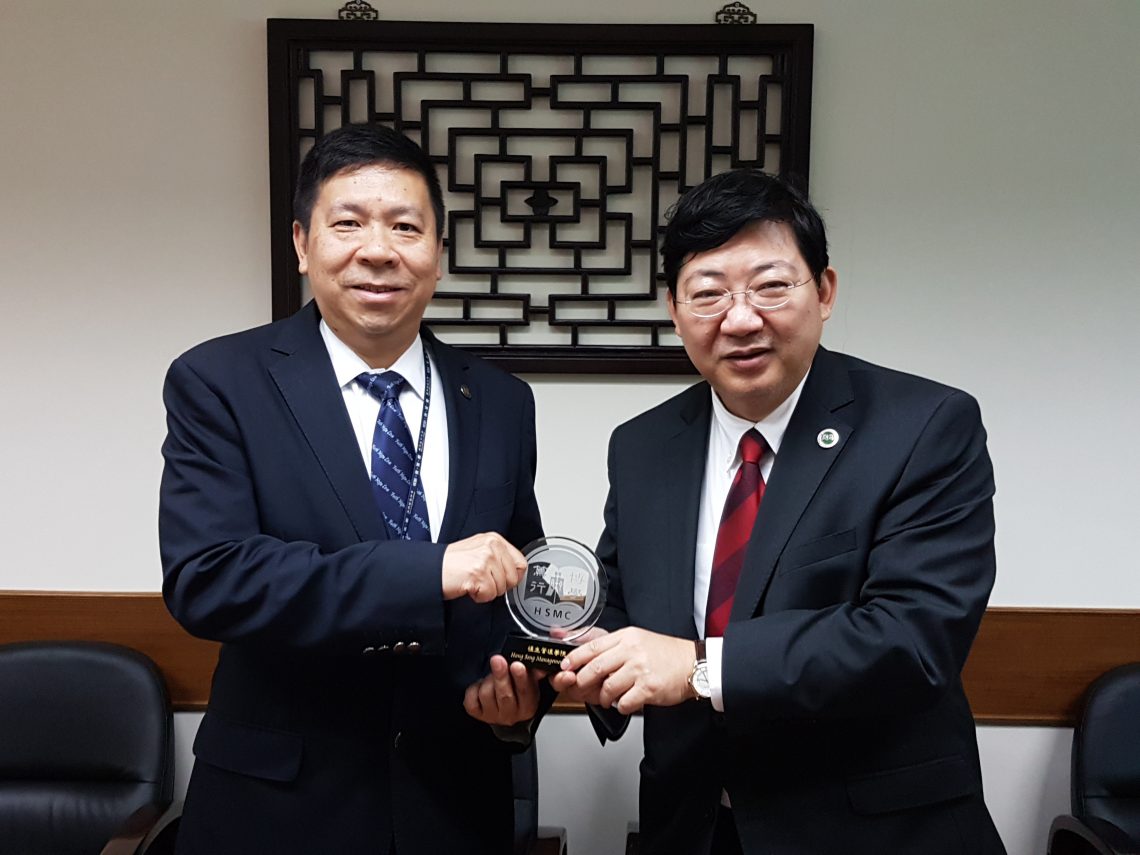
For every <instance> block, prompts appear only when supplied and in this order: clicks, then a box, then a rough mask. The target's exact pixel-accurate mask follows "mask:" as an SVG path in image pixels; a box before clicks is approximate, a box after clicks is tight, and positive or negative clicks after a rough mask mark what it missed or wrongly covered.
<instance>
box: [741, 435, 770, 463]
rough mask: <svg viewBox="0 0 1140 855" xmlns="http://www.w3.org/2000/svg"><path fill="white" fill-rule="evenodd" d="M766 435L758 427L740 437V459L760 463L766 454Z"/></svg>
mask: <svg viewBox="0 0 1140 855" xmlns="http://www.w3.org/2000/svg"><path fill="white" fill-rule="evenodd" d="M764 448H765V446H764V437H762V436H761V435H760V432H759V431H758V430H756V428H752V429H751V430H750V431H748V433H746V434H744V436H742V437H741V438H740V459H741V460H743V461H744V462H745V463H759V462H760V458H761V457H763V456H764Z"/></svg>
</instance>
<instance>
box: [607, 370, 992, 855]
mask: <svg viewBox="0 0 1140 855" xmlns="http://www.w3.org/2000/svg"><path fill="white" fill-rule="evenodd" d="M711 411H712V406H711V401H710V392H709V387H708V386H707V385H706V384H704V383H702V384H699V385H697V386H695V387H693V388H691V389H689V390H687V391H685V392H683V393H681V394H680V395H678V396H676V397H674V398H673V399H671V400H669V401H666V402H665V403H664V404H662V405H660V406H658V407H656V408H655V409H653V410H650V411H649V412H647V413H644V414H642V415H641V416H639V417H637V418H635V419H633V420H632V421H630V422H628V423H626V424H624V425H622V426H621V427H619V428H618V429H617V430H616V431H615V432H614V434H613V437H612V439H611V442H610V454H609V479H610V493H609V498H608V500H607V503H606V511H605V523H606V527H605V531H604V533H603V535H602V538H601V541H600V545H599V554H600V556H601V558H602V560H603V561H604V563H605V565H606V566H607V568H608V571H609V573H610V575H611V581H610V600H609V607H608V609H607V612H606V614H605V616H604V621H605V623H606V624H607V625H608V626H610V627H611V628H613V627H618V626H622V625H625V624H633V625H636V626H641V627H646V628H648V629H651V630H654V631H657V632H661V633H667V634H669V635H673V636H680V637H689V638H695V637H696V627H695V626H694V624H693V563H694V551H695V543H696V532H697V517H698V503H699V501H700V493H701V485H702V479H703V476H704V467H705V457H706V450H707V439H708V432H709V425H710V419H711ZM828 428H830V429H833V430H834V431H836V433H837V434H838V437H839V441H838V442H837V443H836V444H835V445H834V446H833V447H829V448H828V447H824V445H823V444H821V443H820V441H819V439H818V437H819V434H820V432H821V431H823V430H825V429H828ZM993 493H994V484H993V472H992V467H991V465H990V460H989V457H988V455H987V452H986V445H985V431H984V430H983V428H982V424H981V419H980V415H979V412H978V408H977V404H976V403H975V401H974V400H973V399H972V398H970V397H969V396H968V395H966V394H964V393H962V392H960V391H957V390H954V389H951V388H948V387H946V386H941V385H938V384H936V383H932V382H930V381H927V380H923V379H920V378H917V377H913V376H909V375H905V374H900V373H898V372H894V371H889V370H887V369H883V368H880V367H877V366H874V365H870V364H868V363H866V362H862V361H860V360H857V359H853V358H851V357H847V356H843V355H841V354H837V353H830V352H828V351H826V350H824V349H822V348H821V349H820V350H819V352H818V353H817V355H816V358H815V360H814V363H813V366H812V369H811V373H810V375H809V378H808V381H807V383H806V384H805V386H804V390H803V394H802V397H801V399H800V401H799V403H798V404H797V406H796V409H795V411H794V413H793V414H792V417H791V421H790V423H789V425H788V430H787V433H786V434H785V437H784V440H783V443H782V445H781V447H780V451H779V454H777V456H776V461H775V465H774V467H773V470H772V472H771V475H770V477H769V480H768V484H767V490H766V492H765V495H764V500H763V502H762V504H761V506H760V510H759V514H758V516H757V520H756V524H755V527H754V529H753V533H752V538H751V541H750V542H749V547H748V553H747V556H746V558H745V565H744V569H743V571H742V574H741V577H740V581H739V584H738V588H737V591H736V596H735V599H734V602H733V609H732V616H731V620H730V622H729V625H728V628H727V630H726V632H725V637H724V662H723V670H722V675H723V688H724V703H725V713H724V714H718V713H715V712H714V711H713V710H712V708H711V705H710V704H708V703H707V702H697V701H689V702H686V703H684V704H681V705H679V706H676V707H671V708H653V707H650V708H647V709H646V710H645V760H644V763H643V765H642V775H641V833H642V842H643V847H644V848H643V851H644V852H646V853H650V855H653V853H660V854H661V855H665V853H668V855H689V853H692V855H697V853H706V852H707V851H708V844H709V840H710V837H711V833H712V822H713V817H714V816H715V813H716V808H717V805H718V802H719V799H720V793H721V789H722V787H723V788H725V789H726V790H727V791H728V793H729V796H730V798H731V801H732V805H733V808H734V816H735V818H736V822H737V826H738V829H739V832H740V836H741V839H742V842H743V844H744V849H745V852H746V853H752V852H755V853H761V852H762V853H765V855H793V853H794V855H821V853H834V852H846V853H867V855H884V853H891V855H895V853H916V855H917V853H922V855H938V853H945V855H963V853H971V855H973V854H974V853H1000V852H1003V851H1004V850H1003V848H1002V844H1001V841H1000V840H999V838H998V836H997V832H996V831H995V829H994V826H993V823H992V821H991V820H990V817H989V814H988V812H987V810H986V808H985V804H984V802H983V800H982V784H981V776H980V773H979V767H978V752H977V744H976V737H975V730H974V722H973V719H972V717H971V714H970V709H969V706H968V704H967V702H966V698H965V696H964V694H963V691H962V685H961V681H960V677H959V675H960V672H961V670H962V666H963V664H964V663H965V661H966V655H967V653H968V652H969V649H970V645H971V643H972V642H973V639H974V635H975V633H976V631H977V628H978V624H979V622H980V620H981V618H982V614H983V611H984V610H985V606H986V601H987V599H988V597H989V592H990V589H991V587H992V585H993V580H994V548H993V537H994V520H993V508H992V496H993ZM595 720H596V725H597V726H598V729H599V733H600V735H602V736H603V738H604V737H605V736H607V735H608V736H611V737H612V736H614V735H617V734H616V732H615V731H613V730H612V729H610V730H607V729H606V728H605V727H604V726H603V722H602V721H601V720H600V718H599V717H597V716H595Z"/></svg>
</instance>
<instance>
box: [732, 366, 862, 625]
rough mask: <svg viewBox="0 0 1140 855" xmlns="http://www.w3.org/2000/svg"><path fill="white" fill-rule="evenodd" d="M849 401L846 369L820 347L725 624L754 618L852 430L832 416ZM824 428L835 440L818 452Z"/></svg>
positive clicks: (778, 458)
mask: <svg viewBox="0 0 1140 855" xmlns="http://www.w3.org/2000/svg"><path fill="white" fill-rule="evenodd" d="M852 399H853V393H852V391H851V383H850V380H849V378H848V376H847V372H846V370H845V369H844V367H843V365H842V364H841V363H840V362H839V360H838V359H837V358H836V357H835V356H834V355H833V354H831V353H829V352H828V351H826V350H825V349H823V348H822V347H821V348H820V349H819V351H818V352H817V354H816V358H815V361H814V363H813V365H812V369H811V375H810V376H809V377H808V381H807V383H805V384H804V390H803V394H802V395H801V396H800V400H799V403H798V404H797V405H796V409H795V412H793V413H792V418H791V420H790V421H789V422H788V429H787V431H786V432H785V434H784V440H783V443H782V444H781V446H780V452H779V454H777V455H776V463H775V465H774V466H773V468H772V473H771V475H770V476H769V478H768V485H767V488H766V490H765V492H764V501H763V502H761V504H760V510H759V511H758V513H757V515H756V524H755V526H754V527H753V529H752V536H751V539H750V540H749V543H748V553H747V554H746V556H745V559H744V568H743V570H742V571H741V574H740V581H739V582H738V583H737V586H736V595H735V597H734V599H733V604H732V615H731V616H730V618H729V620H730V621H737V620H747V619H749V618H750V617H752V616H753V615H754V614H756V610H757V608H758V607H759V604H760V600H761V598H762V597H763V596H764V592H765V591H766V590H767V588H768V584H769V582H770V581H771V578H772V572H773V570H774V569H775V566H776V562H777V560H779V557H780V554H781V553H782V552H783V550H784V546H785V545H786V544H787V542H788V538H789V537H791V534H792V531H793V530H794V529H795V527H796V523H798V522H799V520H800V517H801V516H802V515H803V513H804V510H805V509H806V508H807V506H808V504H809V503H810V502H811V499H812V497H813V496H814V495H815V493H816V490H818V489H819V485H820V484H821V483H822V481H823V479H824V478H825V477H826V475H827V473H828V471H829V470H830V469H831V467H832V465H834V463H835V461H836V460H838V459H839V455H840V454H842V453H843V449H844V447H845V446H846V445H847V442H848V440H849V439H850V438H851V434H852V433H853V432H854V430H855V428H854V427H853V426H852V425H850V424H849V423H847V422H845V421H843V420H842V419H840V418H838V416H837V415H836V411H837V410H839V409H840V408H841V407H843V406H844V405H846V404H848V403H850V402H851V401H852ZM828 428H831V429H833V430H835V431H836V433H837V434H838V441H837V442H836V443H835V445H833V446H831V447H829V448H824V447H823V446H822V445H820V442H819V434H820V432H821V431H823V430H826V429H828Z"/></svg>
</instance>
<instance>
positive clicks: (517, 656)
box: [503, 537, 609, 670]
mask: <svg viewBox="0 0 1140 855" xmlns="http://www.w3.org/2000/svg"><path fill="white" fill-rule="evenodd" d="M523 555H525V556H526V574H525V575H524V576H523V578H522V581H521V582H519V584H518V585H517V586H515V587H514V588H512V589H511V590H509V591H507V595H506V596H507V610H508V611H509V612H510V613H511V617H512V618H513V619H514V621H515V623H516V624H517V625H518V627H519V630H521V632H518V633H513V634H512V635H510V636H508V637H507V642H506V644H505V645H504V646H503V656H505V657H506V658H507V660H508V661H509V662H522V663H523V664H524V665H526V666H527V667H528V668H549V669H553V670H557V669H558V667H559V664H560V663H561V662H562V658H563V657H564V656H566V654H567V653H569V652H570V651H571V650H573V649H574V645H573V644H571V643H570V642H572V641H573V640H574V639H575V638H578V637H579V636H580V635H583V634H585V633H586V632H588V631H589V630H590V629H591V628H592V627H593V626H594V624H595V623H597V622H598V618H599V617H601V615H602V609H603V608H605V605H606V590H607V587H608V582H609V580H608V579H607V577H606V571H605V568H603V567H602V562H601V561H600V560H599V559H598V556H597V555H595V554H594V552H593V550H592V549H590V548H589V547H587V546H584V545H582V544H581V543H579V542H578V541H576V540H571V539H570V538H568V537H542V538H539V539H538V540H536V541H534V542H533V543H530V544H528V545H527V546H526V547H525V548H524V549H523Z"/></svg>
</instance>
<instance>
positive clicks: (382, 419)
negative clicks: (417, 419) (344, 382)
mask: <svg viewBox="0 0 1140 855" xmlns="http://www.w3.org/2000/svg"><path fill="white" fill-rule="evenodd" d="M356 382H357V383H359V384H360V385H361V386H363V387H364V389H365V390H366V391H367V392H368V394H369V395H371V396H372V397H373V398H376V399H377V400H378V401H380V413H379V414H378V415H377V416H376V430H375V431H374V432H373V434H372V475H371V481H372V495H373V497H374V498H375V499H376V506H377V507H378V508H379V509H380V513H381V515H382V516H383V517H384V524H385V525H386V526H388V530H389V533H390V534H391V535H392V537H395V538H402V539H404V540H431V528H430V527H429V526H428V511H427V502H426V500H425V499H424V488H423V484H422V483H421V482H420V481H419V479H418V478H416V492H415V497H414V499H413V502H412V510H411V514H410V515H409V514H408V513H407V502H408V497H409V496H410V495H411V492H412V479H413V477H415V476H416V474H417V473H416V463H417V461H416V450H415V446H414V445H412V434H411V431H409V430H408V423H407V422H406V421H404V411H403V410H401V409H400V401H399V396H400V388H401V387H402V386H403V385H404V383H405V382H407V381H405V380H404V378H403V377H402V376H401V375H400V374H398V373H397V372H395V371H385V372H384V373H383V374H369V373H367V372H365V373H364V374H361V375H360V376H358V377H357V378H356ZM425 416H426V413H425ZM405 519H406V520H407V524H406V530H405V522H404V521H405Z"/></svg>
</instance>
